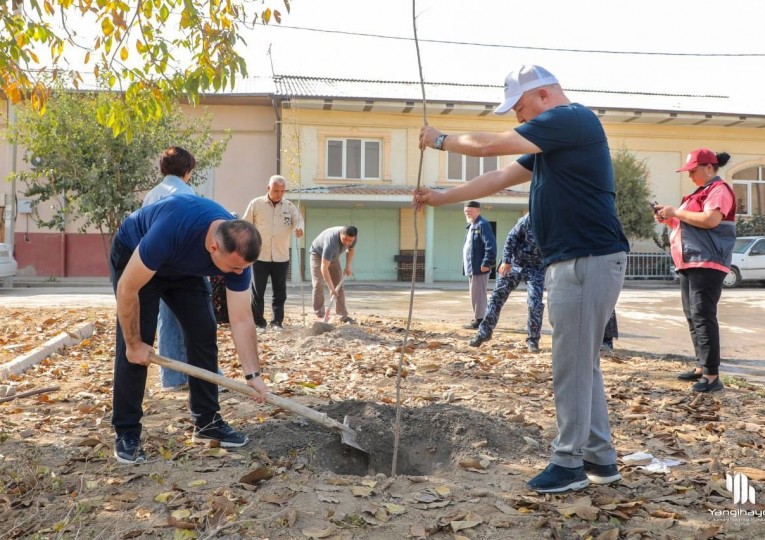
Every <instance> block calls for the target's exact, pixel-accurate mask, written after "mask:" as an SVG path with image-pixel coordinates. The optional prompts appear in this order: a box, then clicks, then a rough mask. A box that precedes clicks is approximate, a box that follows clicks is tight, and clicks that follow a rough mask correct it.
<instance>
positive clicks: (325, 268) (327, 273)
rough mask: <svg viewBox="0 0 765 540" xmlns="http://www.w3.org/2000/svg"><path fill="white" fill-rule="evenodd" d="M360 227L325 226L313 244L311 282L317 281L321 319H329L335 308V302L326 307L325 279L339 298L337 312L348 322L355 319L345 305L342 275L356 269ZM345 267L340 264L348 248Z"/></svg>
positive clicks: (316, 306)
mask: <svg viewBox="0 0 765 540" xmlns="http://www.w3.org/2000/svg"><path fill="white" fill-rule="evenodd" d="M358 234H359V231H358V229H357V228H356V227H354V226H353V225H346V226H345V227H330V228H329V229H326V230H324V231H323V232H322V233H321V234H319V236H317V237H316V239H315V240H314V241H313V243H312V244H311V250H310V251H311V283H312V285H313V294H312V296H313V311H314V313H316V317H317V318H318V319H320V320H327V319H328V318H327V319H325V314H327V315H328V311H329V310H330V309H331V308H332V306H331V304H330V306H329V307H328V308H327V313H325V309H324V283H326V284H327V287H328V288H329V294H330V295H332V297H333V300H335V302H336V306H337V307H336V310H337V314H338V315H340V320H341V321H342V322H344V323H352V322H353V319H351V318H350V317H349V316H348V310H347V309H346V308H345V292H344V290H343V287H341V286H340V285H341V276H342V275H343V274H345V275H346V276H350V275H351V273H352V272H353V271H352V269H351V264H352V263H353V255H354V249H355V247H356V237H357V236H358ZM346 250H347V251H348V252H347V253H346V255H345V270H343V269H342V268H340V255H342V254H343V252H344V251H346Z"/></svg>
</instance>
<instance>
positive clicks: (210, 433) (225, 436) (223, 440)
mask: <svg viewBox="0 0 765 540" xmlns="http://www.w3.org/2000/svg"><path fill="white" fill-rule="evenodd" d="M191 440H192V441H194V442H208V441H218V442H220V445H221V446H222V447H224V448H239V447H240V446H244V445H245V444H247V443H248V442H249V440H250V439H248V438H247V437H246V436H245V435H243V434H241V433H239V432H238V431H237V430H235V429H234V428H232V427H231V426H229V425H228V424H227V423H226V422H225V421H224V420H223V419H222V418H220V417H219V418H216V419H215V420H214V421H213V422H212V423H211V424H209V425H207V426H205V427H203V428H199V427H195V428H194V435H193V436H192V437H191Z"/></svg>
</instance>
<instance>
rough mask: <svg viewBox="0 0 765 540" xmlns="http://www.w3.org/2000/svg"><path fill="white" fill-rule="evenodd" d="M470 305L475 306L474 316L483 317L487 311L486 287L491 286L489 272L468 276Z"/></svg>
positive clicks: (475, 317)
mask: <svg viewBox="0 0 765 540" xmlns="http://www.w3.org/2000/svg"><path fill="white" fill-rule="evenodd" d="M468 280H469V281H468V283H469V289H470V305H471V306H473V318H474V319H483V316H484V314H485V313H486V306H487V305H488V301H487V300H486V289H487V288H488V287H489V273H488V272H487V273H485V274H476V275H473V276H468Z"/></svg>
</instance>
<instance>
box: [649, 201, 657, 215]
mask: <svg viewBox="0 0 765 540" xmlns="http://www.w3.org/2000/svg"><path fill="white" fill-rule="evenodd" d="M648 204H650V205H651V210H653V213H654V214H655V213H656V212H658V211H659V209H658V208H656V207H657V206H658V205H659V203H657V202H656V201H653V202H652V203H648Z"/></svg>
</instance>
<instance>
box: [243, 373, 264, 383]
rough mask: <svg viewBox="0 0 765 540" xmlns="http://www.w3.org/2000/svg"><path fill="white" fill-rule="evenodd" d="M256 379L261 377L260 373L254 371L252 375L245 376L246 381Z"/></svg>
mask: <svg viewBox="0 0 765 540" xmlns="http://www.w3.org/2000/svg"><path fill="white" fill-rule="evenodd" d="M255 377H260V371H253V372H252V373H248V374H247V375H245V376H244V380H245V381H251V380H252V379H254V378H255Z"/></svg>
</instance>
